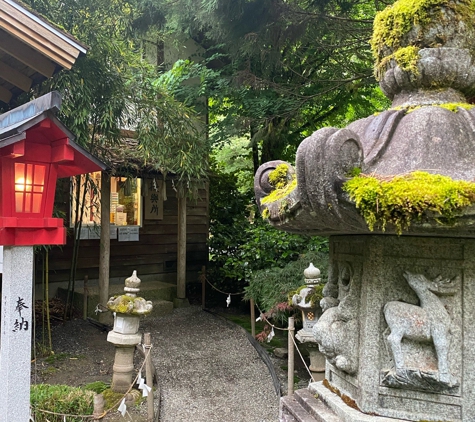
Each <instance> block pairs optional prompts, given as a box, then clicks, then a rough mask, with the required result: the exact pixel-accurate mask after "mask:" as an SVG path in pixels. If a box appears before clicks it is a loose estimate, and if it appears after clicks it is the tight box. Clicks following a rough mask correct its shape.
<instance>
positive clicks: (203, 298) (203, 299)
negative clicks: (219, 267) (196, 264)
mask: <svg viewBox="0 0 475 422" xmlns="http://www.w3.org/2000/svg"><path fill="white" fill-rule="evenodd" d="M201 309H206V267H205V266H204V265H203V266H202V267H201Z"/></svg>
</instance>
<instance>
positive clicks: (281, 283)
mask: <svg viewBox="0 0 475 422" xmlns="http://www.w3.org/2000/svg"><path fill="white" fill-rule="evenodd" d="M322 249H323V248H321V250H317V251H309V252H307V253H305V254H302V255H300V256H299V258H298V259H297V260H296V261H292V262H289V263H288V264H287V265H285V266H284V267H283V268H277V267H273V268H267V269H263V270H259V271H255V272H254V273H253V274H252V276H251V278H250V281H249V286H247V287H246V289H245V290H246V295H245V298H246V299H254V301H255V302H256V304H257V305H258V306H259V308H260V309H261V311H263V312H264V311H267V312H266V317H267V318H273V319H274V320H275V322H279V323H281V324H283V325H286V323H287V317H288V316H289V314H290V313H291V312H292V311H291V310H290V309H289V307H288V295H289V293H290V292H293V291H295V290H297V289H298V288H299V287H300V286H302V285H303V284H305V277H304V275H303V272H304V270H305V269H306V268H307V267H308V266H309V264H310V263H313V265H315V266H316V267H317V268H318V269H319V270H320V271H321V278H322V283H325V282H326V280H327V272H328V253H327V252H326V250H325V249H323V250H322Z"/></svg>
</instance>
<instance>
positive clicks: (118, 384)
mask: <svg viewBox="0 0 475 422" xmlns="http://www.w3.org/2000/svg"><path fill="white" fill-rule="evenodd" d="M139 285H140V278H138V277H137V271H135V270H134V272H133V273H132V275H131V276H130V277H129V278H127V279H126V280H125V287H124V291H125V294H123V295H119V296H113V297H111V298H110V299H109V301H108V302H107V308H108V309H109V310H110V311H111V312H113V313H114V328H113V329H112V331H110V332H109V334H108V335H107V341H109V342H110V343H112V344H114V346H115V347H116V349H115V359H114V366H113V367H112V370H113V374H112V386H111V389H112V391H114V392H116V393H125V392H126V391H127V390H128V389H129V387H130V384H131V383H132V374H133V371H134V349H135V346H136V345H137V344H139V343H140V340H141V339H142V335H141V334H139V333H138V330H139V322H140V316H141V315H148V314H149V313H150V312H152V302H151V301H146V300H145V299H144V298H142V297H137V293H138V292H139V291H140V289H139Z"/></svg>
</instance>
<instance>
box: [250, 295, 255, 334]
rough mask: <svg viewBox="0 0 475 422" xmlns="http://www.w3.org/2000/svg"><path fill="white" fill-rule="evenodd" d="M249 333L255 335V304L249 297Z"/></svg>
mask: <svg viewBox="0 0 475 422" xmlns="http://www.w3.org/2000/svg"><path fill="white" fill-rule="evenodd" d="M250 302H251V334H252V337H255V336H256V306H255V304H254V299H251V301H250Z"/></svg>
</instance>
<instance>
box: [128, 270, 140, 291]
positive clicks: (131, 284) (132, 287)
mask: <svg viewBox="0 0 475 422" xmlns="http://www.w3.org/2000/svg"><path fill="white" fill-rule="evenodd" d="M140 283H141V280H140V278H138V277H137V270H134V271H133V272H132V275H131V276H130V277H128V278H126V279H125V287H124V292H125V294H126V295H127V296H129V297H136V296H137V293H138V292H140V289H139V286H140Z"/></svg>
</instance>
